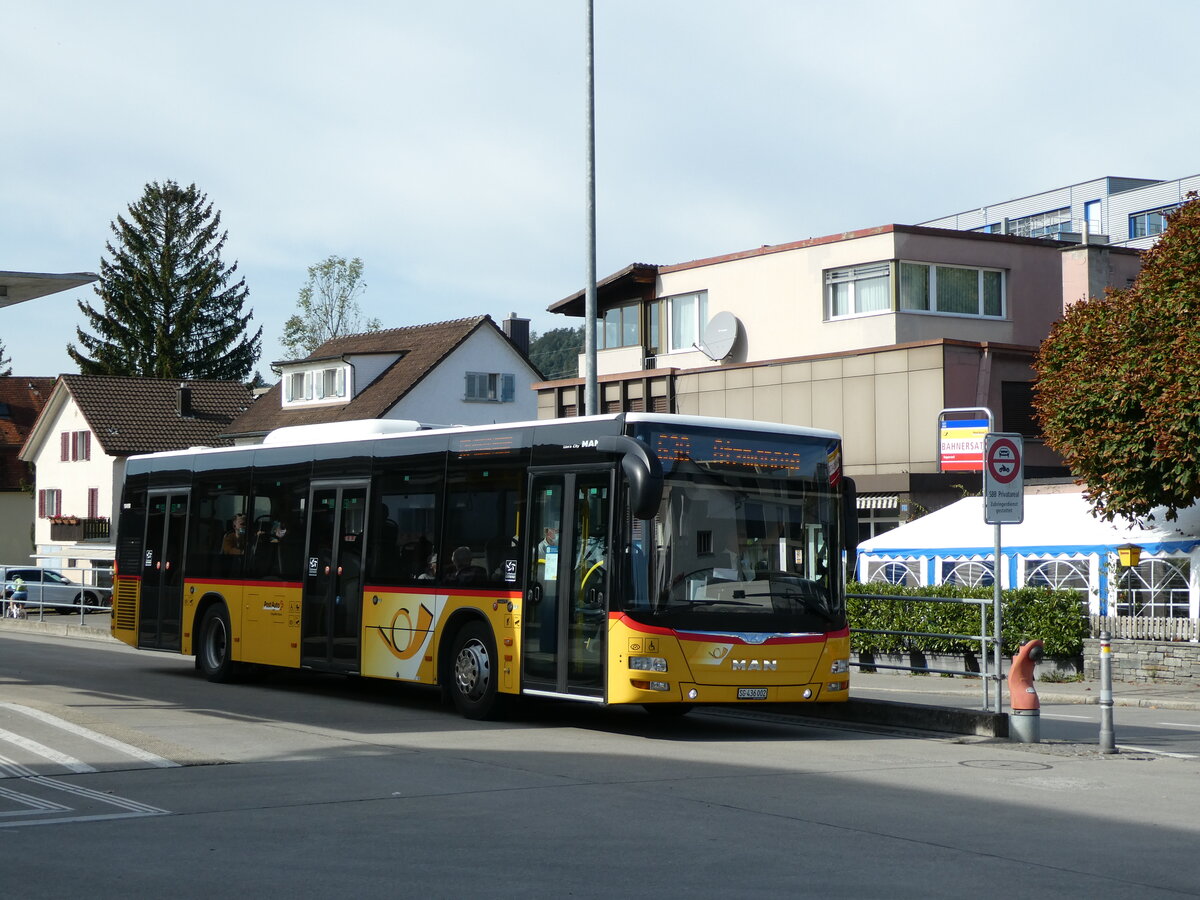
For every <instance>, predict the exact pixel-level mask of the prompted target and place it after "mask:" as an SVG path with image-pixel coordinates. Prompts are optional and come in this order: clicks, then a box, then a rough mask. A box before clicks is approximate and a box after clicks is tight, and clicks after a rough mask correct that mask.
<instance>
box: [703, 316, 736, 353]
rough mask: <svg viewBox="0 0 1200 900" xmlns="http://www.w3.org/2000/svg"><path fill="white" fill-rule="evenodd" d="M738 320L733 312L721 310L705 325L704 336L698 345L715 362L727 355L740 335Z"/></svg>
mask: <svg viewBox="0 0 1200 900" xmlns="http://www.w3.org/2000/svg"><path fill="white" fill-rule="evenodd" d="M738 327H739V324H738V320H737V316H735V315H734V314H733V313H731V312H719V313H717V314H716V315H715V316H713V317H712V318H711V319H709V320H708V324H707V325H705V326H704V336H703V337H702V338H701V339H700V343H698V344H697V345H696V346H697V347H698V348H699V349H700V351H701V352H702V353H703V354H704V355H705V356H707V357H708V358H709V359H711V360H713V361H714V362H720V361H721V360H723V359H724V358H725V357H727V356H728V355H729V353H730V351H731V350H733V344H734V342H735V341H736V340H737V336H738Z"/></svg>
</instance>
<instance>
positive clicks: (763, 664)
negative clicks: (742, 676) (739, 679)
mask: <svg viewBox="0 0 1200 900" xmlns="http://www.w3.org/2000/svg"><path fill="white" fill-rule="evenodd" d="M732 662H733V671H735V672H774V671H775V670H776V669H778V668H779V660H777V659H762V660H759V659H735V660H732Z"/></svg>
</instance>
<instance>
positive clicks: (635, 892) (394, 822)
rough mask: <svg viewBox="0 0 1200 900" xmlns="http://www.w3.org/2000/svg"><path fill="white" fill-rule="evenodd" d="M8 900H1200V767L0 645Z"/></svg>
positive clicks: (759, 717)
mask: <svg viewBox="0 0 1200 900" xmlns="http://www.w3.org/2000/svg"><path fill="white" fill-rule="evenodd" d="M0 776H3V777H0V871H2V872H3V881H4V883H5V885H6V889H5V892H6V894H8V893H9V891H10V890H12V886H14V885H15V886H17V888H16V893H13V894H11V895H12V896H21V897H31V898H32V897H65V896H86V897H88V898H89V900H91V898H109V897H113V898H115V897H122V898H128V897H130V896H149V895H154V896H163V895H169V896H172V897H183V898H187V897H212V896H214V895H216V896H224V895H227V894H231V893H238V894H248V895H251V896H255V897H256V900H257V898H272V897H288V898H306V897H323V898H324V897H329V896H335V895H336V896H352V897H384V896H387V897H396V896H427V897H461V896H500V897H508V896H512V897H518V896H519V897H563V896H572V897H614V896H655V897H663V896H667V897H675V896H689V897H717V896H719V897H723V898H724V897H729V896H746V895H753V896H797V895H799V896H806V895H811V896H852V895H853V896H862V897H883V896H887V897H951V896H953V897H961V896H963V895H968V894H969V895H973V896H977V895H981V894H982V895H989V894H999V893H1004V894H1006V895H1009V896H1016V897H1026V896H1027V897H1034V896H1037V897H1043V896H1046V895H1057V896H1068V897H1075V896H1078V897H1084V896H1086V897H1092V898H1094V897H1128V896H1133V895H1136V896H1138V897H1139V898H1148V897H1149V898H1153V897H1179V896H1198V895H1200V859H1198V858H1197V854H1196V853H1195V847H1196V845H1197V839H1198V837H1200V825H1198V824H1197V820H1196V814H1195V796H1196V783H1197V777H1198V776H1200V762H1197V761H1193V760H1190V759H1180V758H1174V757H1165V756H1162V755H1155V754H1148V753H1147V754H1119V755H1117V756H1100V755H1098V754H1095V753H1089V752H1087V751H1086V750H1083V749H1080V748H1078V747H1076V746H1068V745H1056V746H1049V747H1023V746H1019V745H1012V744H1008V743H998V742H988V741H981V740H977V739H964V738H941V739H938V738H929V737H927V736H926V737H918V736H915V735H911V734H903V733H894V732H884V731H881V730H878V729H875V730H854V729H848V728H844V727H834V726H830V725H819V724H803V723H800V724H798V723H795V722H790V721H787V720H785V719H782V718H779V717H776V716H772V715H770V714H768V713H765V712H757V713H750V714H746V715H740V714H739V715H731V714H722V713H709V712H704V713H700V714H694V715H692V716H689V717H687V718H685V719H683V720H680V721H677V722H666V723H664V722H661V721H656V720H654V719H652V718H650V717H649V716H647V715H645V714H644V713H642V712H641V711H640V710H629V709H613V710H603V709H595V708H590V707H589V708H581V707H575V706H569V705H562V704H531V705H528V706H526V707H525V708H523V709H522V710H521V711H520V712H519V714H518V716H517V717H516V718H515V719H514V720H512V721H508V722H502V723H475V722H468V721H465V720H463V719H460V718H458V717H457V716H455V715H454V714H453V713H452V712H450V711H449V710H448V709H445V708H443V707H442V706H441V705H440V704H439V702H438V698H437V696H436V694H435V693H433V692H431V691H428V690H424V689H414V688H405V687H400V686H395V685H389V684H381V683H373V682H364V681H361V680H352V679H344V678H334V677H325V676H317V675H311V674H305V673H284V674H281V675H273V676H271V677H269V678H267V679H266V680H264V681H262V682H259V683H255V684H246V685H231V686H224V685H212V684H208V683H207V682H205V681H203V680H201V679H200V678H198V677H197V676H196V674H195V672H194V669H193V667H192V662H191V660H190V659H186V658H181V657H177V656H170V655H155V654H148V653H138V652H135V651H132V650H128V649H127V648H123V647H119V646H112V645H106V644H95V643H88V642H84V641H77V640H69V639H48V638H44V637H33V636H28V635H16V634H11V633H4V634H0Z"/></svg>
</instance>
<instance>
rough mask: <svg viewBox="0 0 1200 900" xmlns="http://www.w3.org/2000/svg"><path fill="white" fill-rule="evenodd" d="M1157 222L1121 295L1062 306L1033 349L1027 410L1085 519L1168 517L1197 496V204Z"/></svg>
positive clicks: (1199, 240)
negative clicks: (1065, 470)
mask: <svg viewBox="0 0 1200 900" xmlns="http://www.w3.org/2000/svg"><path fill="white" fill-rule="evenodd" d="M1191 197H1192V199H1190V200H1189V202H1188V203H1186V204H1185V205H1184V206H1182V207H1180V208H1179V209H1178V210H1176V211H1175V212H1174V213H1173V214H1171V215H1170V216H1169V217H1168V225H1167V230H1166V231H1165V232H1164V233H1163V235H1162V237H1161V238H1160V239H1159V242H1158V243H1157V244H1156V245H1155V246H1154V247H1153V248H1152V249H1151V250H1148V251H1146V254H1145V256H1144V257H1143V262H1142V271H1141V273H1140V274H1139V275H1138V277H1137V280H1136V281H1135V282H1134V284H1133V285H1132V286H1131V287H1129V288H1127V289H1125V290H1110V291H1108V293H1107V294H1106V295H1105V296H1104V297H1096V298H1091V299H1089V300H1086V301H1082V302H1079V303H1076V304H1075V305H1074V306H1072V307H1070V309H1069V310H1068V311H1067V314H1066V316H1065V317H1064V318H1063V319H1062V320H1061V321H1060V322H1058V323H1057V324H1056V325H1055V326H1054V327H1053V328H1052V329H1051V331H1050V335H1049V336H1048V337H1047V338H1046V340H1045V341H1044V342H1043V343H1042V346H1041V350H1040V351H1039V354H1038V357H1037V360H1036V362H1035V368H1036V370H1037V376H1038V381H1037V394H1036V397H1035V399H1034V406H1035V408H1036V410H1037V414H1038V418H1039V419H1040V421H1041V425H1042V431H1043V433H1044V435H1045V438H1046V443H1047V444H1049V445H1050V446H1051V447H1052V448H1054V449H1055V450H1056V451H1058V452H1059V453H1060V454H1062V456H1063V457H1064V458H1065V459H1066V462H1067V465H1069V466H1070V468H1071V471H1072V473H1073V474H1074V475H1075V477H1076V478H1077V479H1078V480H1079V481H1081V482H1083V484H1084V485H1085V486H1086V489H1087V497H1088V499H1089V500H1090V502H1091V503H1092V504H1093V506H1094V507H1095V509H1096V511H1097V513H1098V514H1099V515H1101V516H1103V517H1104V518H1106V519H1109V520H1111V519H1112V518H1113V517H1114V516H1118V515H1120V516H1129V517H1133V516H1144V515H1146V514H1147V513H1149V512H1150V511H1151V510H1152V509H1153V508H1154V507H1157V506H1165V507H1166V516H1167V518H1168V519H1174V518H1175V516H1176V512H1177V510H1179V509H1180V508H1181V507H1185V506H1190V505H1191V504H1192V503H1193V502H1194V501H1195V500H1196V499H1197V498H1200V200H1197V199H1195V195H1194V194H1193V195H1191Z"/></svg>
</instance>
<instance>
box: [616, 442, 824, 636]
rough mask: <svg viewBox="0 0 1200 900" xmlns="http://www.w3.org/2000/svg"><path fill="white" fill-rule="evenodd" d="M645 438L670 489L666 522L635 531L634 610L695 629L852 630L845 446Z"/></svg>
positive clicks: (662, 516)
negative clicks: (845, 566) (844, 568)
mask: <svg viewBox="0 0 1200 900" xmlns="http://www.w3.org/2000/svg"><path fill="white" fill-rule="evenodd" d="M646 437H648V438H649V441H648V442H649V443H650V445H651V447H652V448H654V449H655V450H656V452H658V454H659V458H660V460H661V461H662V462H663V469H664V476H665V485H664V490H663V499H662V504H661V505H660V507H659V513H658V515H657V516H656V517H655V519H654V520H653V521H650V522H635V524H634V541H633V553H632V555H633V557H634V558H633V560H632V563H631V566H632V569H633V571H634V589H633V591H632V592H631V595H630V597H629V598H628V601H627V602H626V603H625V611H626V612H627V613H629V614H630V615H631V616H632V617H634V618H635V619H638V620H642V621H645V622H646V623H647V624H656V625H662V626H666V627H670V628H674V629H681V630H694V631H725V632H736V633H758V634H762V633H786V634H796V633H814V632H829V631H835V630H838V629H841V628H843V627H845V624H846V619H845V607H844V603H843V601H842V596H843V595H842V587H841V565H840V561H841V542H840V539H839V536H838V535H839V527H840V509H841V507H840V503H839V499H838V493H837V486H836V481H837V479H838V476H839V474H840V473H839V470H838V465H839V463H840V458H839V456H838V454H839V448H838V444H837V441H836V440H834V439H827V438H824V437H818V436H804V435H796V436H794V437H790V436H786V435H785V436H780V435H763V434H757V433H754V432H737V431H725V432H711V431H707V430H703V429H691V430H689V431H687V433H685V434H679V433H672V434H664V433H662V432H659V433H656V434H651V435H647V436H646ZM639 569H642V571H645V572H646V577H645V579H644V580H643V579H642V578H639V577H638V575H639V574H640V573H639V571H638V570H639Z"/></svg>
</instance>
